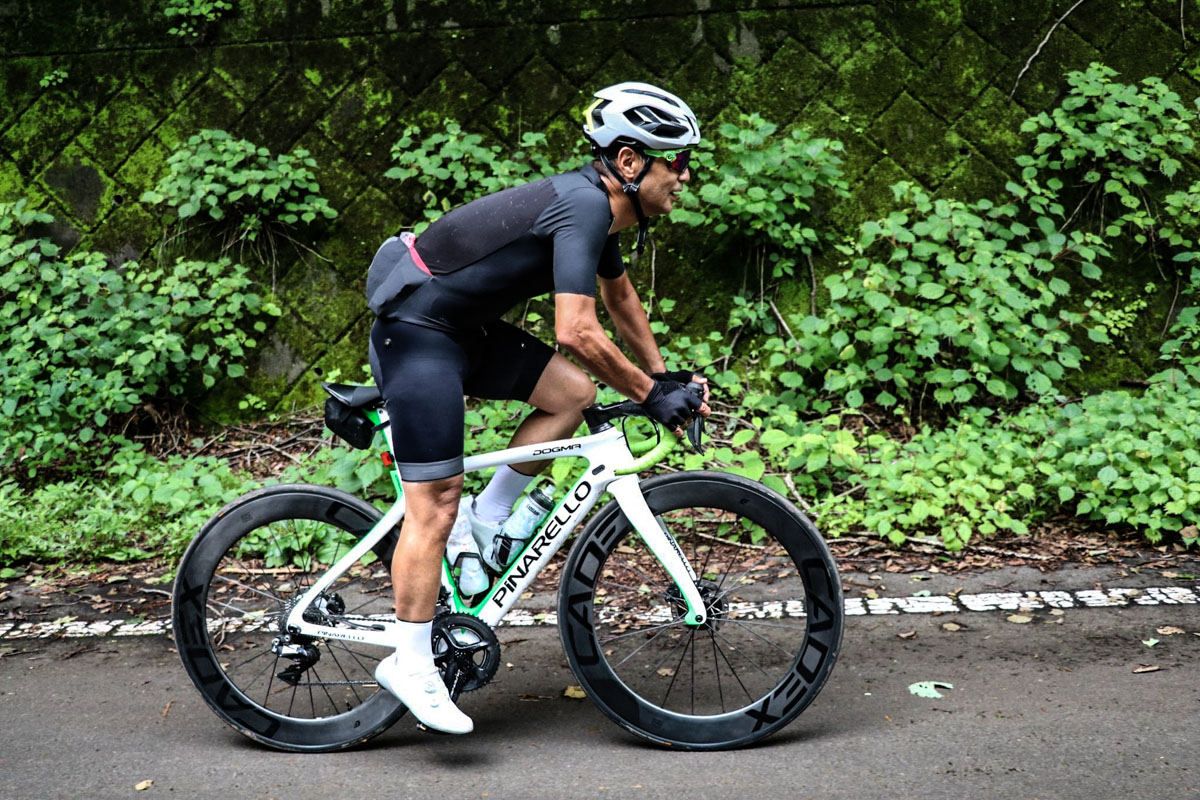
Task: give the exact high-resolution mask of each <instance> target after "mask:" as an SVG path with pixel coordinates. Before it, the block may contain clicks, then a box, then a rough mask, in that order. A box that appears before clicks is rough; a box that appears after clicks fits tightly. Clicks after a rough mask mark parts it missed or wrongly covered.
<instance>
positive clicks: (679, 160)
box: [645, 150, 692, 175]
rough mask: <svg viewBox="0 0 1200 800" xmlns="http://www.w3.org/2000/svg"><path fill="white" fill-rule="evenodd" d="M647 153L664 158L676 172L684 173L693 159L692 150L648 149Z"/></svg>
mask: <svg viewBox="0 0 1200 800" xmlns="http://www.w3.org/2000/svg"><path fill="white" fill-rule="evenodd" d="M645 152H646V155H648V156H653V157H655V158H661V159H664V160H665V161H666V162H667V166H668V167H670V168H671V169H672V170H674V171H675V172H678V173H679V174H681V175H682V174H683V172H684V171H685V170H687V168H688V163H689V162H690V161H691V160H692V151H691V150H646V151H645Z"/></svg>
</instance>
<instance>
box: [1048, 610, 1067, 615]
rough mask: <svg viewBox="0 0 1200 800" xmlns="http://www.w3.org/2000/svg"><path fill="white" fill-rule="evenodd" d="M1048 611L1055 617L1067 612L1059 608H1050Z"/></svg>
mask: <svg viewBox="0 0 1200 800" xmlns="http://www.w3.org/2000/svg"><path fill="white" fill-rule="evenodd" d="M1050 613H1051V614H1053V615H1054V616H1056V617H1061V616H1062V615H1063V614H1065V613H1067V612H1065V611H1063V610H1062V609H1061V608H1052V609H1050Z"/></svg>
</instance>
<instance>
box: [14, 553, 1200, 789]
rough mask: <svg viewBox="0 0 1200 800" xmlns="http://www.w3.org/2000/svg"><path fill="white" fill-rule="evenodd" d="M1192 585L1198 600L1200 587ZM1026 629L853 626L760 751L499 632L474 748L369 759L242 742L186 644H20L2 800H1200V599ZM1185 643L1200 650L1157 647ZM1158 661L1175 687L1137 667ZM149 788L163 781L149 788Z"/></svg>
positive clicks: (404, 730)
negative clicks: (668, 736) (654, 726)
mask: <svg viewBox="0 0 1200 800" xmlns="http://www.w3.org/2000/svg"><path fill="white" fill-rule="evenodd" d="M888 580H889V581H890V582H892V583H893V584H894V586H893V587H892V590H891V591H889V592H887V593H883V594H884V597H885V599H886V596H887V595H910V594H912V593H913V591H912V590H913V589H914V588H915V587H914V586H908V585H901V581H903V580H904V578H902V577H897V578H891V577H889V578H888ZM1162 583H1163V581H1162V579H1161V577H1160V576H1157V575H1154V576H1150V575H1146V576H1137V575H1130V574H1128V573H1126V574H1124V575H1118V574H1117V573H1115V572H1114V571H1113V570H1108V571H1104V572H1100V571H1096V570H1063V571H1060V572H1057V573H1052V574H1050V575H1048V576H1041V575H1039V574H1038V573H1036V572H1034V571H1032V570H1019V571H1016V570H1003V571H999V572H990V573H984V574H980V575H976V576H973V577H970V578H963V577H961V576H956V577H955V576H939V577H937V578H936V579H935V580H934V581H932V582H927V583H923V584H921V585H920V587H921V588H925V587H929V588H931V589H932V592H933V594H935V595H936V594H938V592H951V591H953V590H954V589H956V588H958V587H963V591H964V592H996V591H1041V592H1046V591H1057V590H1063V591H1078V590H1093V589H1095V588H1096V587H1100V588H1103V587H1107V586H1123V587H1129V586H1138V585H1142V586H1159V585H1161V584H1162ZM1176 583H1179V582H1178V581H1177V582H1176ZM1180 585H1186V586H1188V587H1190V589H1189V590H1188V591H1192V592H1193V593H1194V594H1195V595H1196V596H1200V587H1198V586H1197V585H1196V581H1190V582H1187V583H1184V584H1180ZM897 590H898V591H897ZM885 606H886V604H883V605H880V604H879V603H875V604H874V606H873V607H874V608H875V610H876V611H879V610H880V609H884V610H886V608H885ZM1056 611H1061V613H1055V612H1056ZM1013 613H1014V612H1013V610H1011V609H1008V610H994V611H987V610H984V611H969V610H963V611H960V612H958V613H950V614H941V615H934V614H930V613H906V612H904V611H901V612H900V613H892V614H882V613H866V614H862V615H856V616H852V617H850V618H849V621H848V627H847V630H846V634H845V638H844V641H843V646H842V650H841V655H840V657H839V660H838V664H837V666H836V668H835V670H834V672H833V676H832V677H831V678H830V681H829V683H828V684H827V685H826V687H825V689H824V691H823V692H822V694H821V695H820V696H819V697H818V698H817V699H816V701H815V702H814V703H813V704H812V705H811V706H810V707H809V708H808V710H807V711H805V713H804V714H803V715H801V717H799V718H798V719H797V720H796V721H795V722H794V723H792V725H791V726H790V727H788V728H787V729H786V730H785V731H783V732H782V733H781V734H779V735H776V736H775V737H773V738H771V739H768V740H767V741H765V742H763V743H762V744H760V745H759V746H756V747H753V748H750V749H747V750H741V751H736V752H722V753H678V752H669V751H664V750H662V749H659V748H655V747H651V746H648V745H645V744H642V743H641V742H639V741H638V740H636V739H634V738H632V737H631V736H630V735H628V734H626V733H624V732H623V731H621V730H620V729H619V728H617V727H616V726H615V725H613V724H612V723H611V722H609V721H608V719H607V718H605V717H603V716H602V715H601V714H600V713H599V712H598V711H597V710H596V709H595V708H593V707H592V705H591V704H590V702H589V701H587V700H574V699H568V698H565V697H563V690H564V689H565V688H566V687H567V686H568V685H570V684H573V683H575V681H574V679H573V677H572V675H571V673H570V671H569V669H568V668H567V666H566V662H565V660H564V658H563V656H562V652H561V645H560V643H559V639H558V634H557V631H556V629H554V628H552V627H529V628H509V627H504V628H501V629H500V631H499V636H500V640H501V642H502V644H503V645H504V650H503V658H504V661H505V662H509V663H511V664H512V667H502V668H501V671H500V673H499V674H498V675H497V677H496V679H495V680H494V681H493V682H492V683H491V684H490V685H489V686H487V687H485V688H484V689H482V690H481V691H479V692H475V693H472V694H470V695H467V696H465V697H464V700H463V703H462V705H463V707H464V709H465V710H466V711H467V712H468V713H470V714H471V715H472V717H473V718H474V719H475V724H476V731H475V733H473V734H471V735H469V736H465V737H455V738H450V737H438V736H432V735H429V734H424V733H421V732H419V731H418V730H416V729H415V727H414V726H413V724H412V722H411V721H410V720H411V718H409V717H406V718H404V719H403V720H401V722H400V723H399V724H397V725H396V726H395V727H394V728H392V729H391V730H389V731H388V732H386V733H385V734H383V735H381V736H379V737H378V738H376V739H375V740H374V741H373V742H371V743H370V744H369V745H367V746H366V747H364V748H362V749H359V750H356V751H353V752H348V753H340V754H333V755H308V756H300V755H293V754H287V753H277V752H272V751H269V750H265V749H263V748H261V747H259V746H257V745H255V744H254V743H252V742H251V741H249V740H248V739H245V738H243V737H242V736H241V735H240V734H238V733H236V732H234V731H233V730H231V729H229V728H227V727H225V726H224V724H223V723H222V722H221V721H220V720H219V719H218V718H217V717H216V716H214V715H213V714H212V712H210V711H209V709H208V707H207V706H206V705H205V704H204V702H203V701H202V700H201V698H200V696H199V695H198V694H197V693H196V691H195V690H194V689H193V687H192V686H191V684H190V682H189V681H188V679H187V677H186V675H185V674H184V672H183V669H182V667H181V666H180V665H179V662H178V659H177V656H176V655H175V653H174V652H173V650H172V642H171V640H170V639H169V638H168V637H167V636H162V635H156V636H140V637H113V636H110V637H92V638H59V639H44V638H20V639H15V638H0V726H2V727H0V729H2V730H3V734H4V737H3V739H4V741H3V744H2V745H0V797H4V798H49V797H80V798H107V797H141V798H153V797H162V796H168V795H169V796H173V797H221V798H231V799H232V798H268V797H274V798H282V797H302V798H325V797H330V798H332V797H336V798H358V797H364V798H365V797H372V798H373V797H388V798H407V797H412V798H441V797H445V798H472V797H474V798H479V797H487V798H489V800H491V799H493V798H566V797H570V798H575V797H632V798H774V797H788V798H792V797H797V798H804V797H813V798H854V799H855V800H865V799H866V798H956V799H959V798H1003V799H1004V800H1016V799H1018V798H1039V799H1040V800H1050V799H1051V798H1088V799H1089V800H1092V799H1093V798H1164V800H1165V799H1167V798H1171V799H1172V800H1174V799H1175V798H1186V797H1191V796H1200V635H1197V634H1200V604H1197V603H1195V602H1180V603H1155V604H1151V605H1139V604H1138V603H1135V602H1129V603H1126V604H1124V605H1119V606H1114V607H1101V608H1091V607H1084V606H1083V605H1081V604H1080V603H1075V604H1074V605H1071V606H1070V607H1067V608H1064V609H1053V608H1050V607H1049V606H1048V605H1047V606H1045V607H1041V608H1035V609H1034V610H1030V611H1027V612H1026V613H1025V614H1024V616H1026V617H1030V618H1032V619H1031V621H1029V622H1024V623H1016V622H1012V621H1010V620H1009V617H1011V616H1012V615H1013ZM947 622H953V623H954V624H956V625H958V626H960V629H959V630H947V629H946V628H945V627H943V626H944V625H945V623H947ZM1170 628H1178V629H1181V630H1182V631H1183V633H1173V632H1172V633H1160V632H1158V631H1159V629H1168V630H1169V629H1170ZM900 634H905V636H904V637H901V636H900ZM1154 639H1157V640H1158V642H1157V643H1156V644H1154V645H1153V646H1152V647H1150V646H1147V645H1146V644H1145V642H1147V641H1151V640H1154ZM1141 665H1145V666H1154V667H1158V668H1159V669H1158V670H1157V671H1153V672H1134V670H1135V669H1138V668H1139V667H1140V666H1141ZM918 681H941V682H944V683H948V684H952V685H953V688H952V689H943V690H942V693H943V697H942V698H941V699H930V698H924V697H920V696H917V695H914V694H912V693H911V692H910V691H909V686H910V685H911V684H913V683H915V682H918ZM144 781H153V783H152V784H150V785H149V787H148V788H144V789H142V790H138V789H137V788H136V786H137V785H139V784H142V785H145V784H144V783H143V782H144Z"/></svg>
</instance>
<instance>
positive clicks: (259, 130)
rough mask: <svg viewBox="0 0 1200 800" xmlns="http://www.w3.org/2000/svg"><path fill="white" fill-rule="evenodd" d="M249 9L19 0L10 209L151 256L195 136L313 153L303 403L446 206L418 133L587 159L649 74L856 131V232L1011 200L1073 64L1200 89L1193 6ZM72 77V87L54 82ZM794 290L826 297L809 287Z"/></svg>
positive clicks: (735, 261) (0, 164) (852, 153)
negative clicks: (377, 276)
mask: <svg viewBox="0 0 1200 800" xmlns="http://www.w3.org/2000/svg"><path fill="white" fill-rule="evenodd" d="M234 4H235V10H234V11H233V12H232V13H230V14H228V15H226V17H225V18H223V19H221V20H219V21H218V22H216V23H214V24H211V25H209V26H207V27H205V28H204V35H203V37H202V38H201V39H200V40H199V41H196V42H188V41H184V40H181V39H179V38H177V37H174V36H170V35H168V33H167V30H168V28H169V27H171V24H172V23H171V22H169V21H168V20H167V19H166V18H165V17H164V16H163V14H162V7H163V4H162V3H161V2H151V0H137V1H135V2H126V3H120V4H117V5H116V7H114V6H113V5H112V4H108V3H100V2H94V0H93V2H78V0H0V96H2V97H3V98H4V101H3V104H2V105H0V200H14V199H17V198H20V197H26V198H29V199H30V200H31V201H32V203H33V204H34V205H36V206H39V207H41V208H43V209H45V210H47V211H49V212H50V213H52V214H53V215H54V216H55V217H56V218H57V219H58V220H59V221H60V222H59V225H58V226H57V228H56V230H55V231H54V235H55V236H56V237H57V238H58V239H59V240H60V241H62V242H64V243H67V244H69V245H78V246H83V247H89V248H98V249H101V250H103V251H105V252H107V253H110V254H112V255H113V257H114V258H117V259H130V258H148V257H153V256H152V255H151V251H152V249H153V246H154V245H155V244H156V243H157V242H159V241H160V240H161V238H162V237H163V234H164V231H165V226H166V222H167V220H165V219H164V218H163V216H162V215H161V213H159V211H158V210H157V209H153V208H149V207H147V206H145V205H143V204H141V203H140V202H138V197H139V196H140V195H141V193H142V192H143V191H145V190H146V189H148V188H150V187H152V186H153V185H154V183H155V182H156V180H157V179H158V177H159V176H160V175H161V174H163V172H164V161H165V159H166V156H167V155H168V154H169V153H170V152H171V151H172V150H173V148H174V147H175V146H176V145H177V144H178V142H179V141H180V140H181V139H186V138H187V136H189V135H190V134H191V133H193V132H195V131H196V130H198V129H201V128H224V129H226V130H229V131H230V132H231V133H233V134H235V135H237V136H241V137H245V138H248V139H251V140H253V141H255V142H256V143H258V144H260V145H264V146H266V147H269V148H271V149H272V150H273V151H275V152H286V151H288V150H290V149H292V148H296V147H302V148H305V149H307V150H308V151H310V152H311V153H312V154H313V155H314V157H315V158H316V159H317V161H318V162H319V169H318V170H317V177H318V179H319V180H320V182H321V185H322V189H323V194H324V195H325V196H326V197H327V198H328V199H329V201H330V203H331V204H332V205H333V206H334V207H335V208H337V209H338V211H339V212H340V213H339V216H338V218H337V219H336V220H335V221H334V222H333V223H332V224H330V225H328V226H326V227H323V228H318V229H314V230H311V231H308V232H305V233H304V234H302V235H304V236H305V237H306V238H307V239H308V243H309V244H311V245H312V246H313V247H314V248H315V249H316V250H317V251H319V253H320V254H321V256H322V257H323V259H318V258H315V257H312V256H311V255H310V256H307V257H302V256H300V255H298V254H296V253H290V254H289V253H284V254H283V255H282V256H281V260H280V262H279V263H278V264H277V266H276V268H275V269H274V270H267V269H266V268H264V271H263V274H262V275H261V278H262V280H263V281H264V282H272V281H273V282H274V283H275V285H276V287H277V290H278V291H279V293H280V294H281V296H282V301H283V305H284V307H285V309H286V312H285V316H284V317H283V318H282V319H280V320H279V321H278V323H277V324H276V325H275V327H274V329H273V331H272V333H271V335H270V337H269V338H268V340H267V341H266V342H264V343H263V346H262V347H261V348H260V351H259V354H258V355H257V356H256V358H257V359H258V364H257V366H258V369H257V371H256V373H255V377H254V378H253V384H252V386H251V390H252V391H254V392H255V393H256V394H258V395H259V396H260V397H263V398H264V399H266V400H268V401H269V402H270V403H272V404H280V405H284V406H292V405H296V404H307V403H309V402H311V401H312V400H313V399H315V398H316V392H317V390H316V380H315V379H314V378H315V377H316V376H318V375H321V374H328V371H329V370H331V369H334V368H340V369H342V370H343V375H344V377H346V378H355V377H358V374H359V373H358V372H357V369H358V366H359V365H360V364H361V363H362V361H363V360H364V359H363V352H364V348H365V343H366V335H367V330H368V326H369V319H368V317H367V313H366V309H365V307H364V303H363V299H362V288H363V281H364V276H365V271H366V265H367V264H368V262H369V260H370V257H371V254H372V253H373V251H374V249H375V247H376V246H377V244H378V243H379V241H381V240H382V238H384V237H385V236H387V235H390V234H391V233H394V232H395V231H397V230H398V229H400V228H401V227H403V226H405V225H406V224H409V223H410V222H411V221H412V220H413V218H414V215H415V214H416V213H417V209H418V208H419V203H420V201H419V198H418V197H416V196H415V193H413V192H406V191H403V190H402V189H401V187H400V186H398V185H397V184H396V183H395V182H394V181H390V180H388V179H386V178H384V177H383V173H384V172H385V171H386V170H387V168H388V166H389V159H388V153H389V150H390V146H391V144H392V142H393V141H394V140H395V139H396V138H397V136H398V134H399V131H400V129H401V127H402V125H403V124H405V123H410V122H417V123H421V124H423V125H425V126H435V125H437V124H438V123H439V122H440V120H441V119H442V118H443V117H454V118H456V119H458V120H460V121H461V122H462V123H463V124H464V126H465V127H467V128H468V129H470V130H473V131H478V132H481V133H487V134H490V135H491V136H492V137H494V138H495V140H496V141H499V142H507V143H511V142H514V141H515V140H516V138H517V137H518V136H519V135H520V133H521V132H523V131H527V130H537V131H545V132H547V133H548V134H549V136H550V139H551V141H552V143H554V144H556V145H557V146H559V147H562V148H567V147H569V146H570V145H571V144H572V143H573V142H574V141H575V139H576V137H577V134H578V120H579V117H580V112H581V111H582V109H583V108H584V107H585V106H586V104H587V103H588V101H589V96H590V92H591V91H593V90H594V89H596V88H599V87H601V86H604V85H607V84H610V83H615V82H617V81H621V80H631V79H633V80H646V81H650V82H653V83H657V84H660V85H663V86H665V87H667V88H669V89H671V90H673V91H675V92H677V93H679V94H681V95H682V96H684V97H685V98H686V99H687V100H688V101H689V102H690V103H691V104H692V105H693V107H694V108H695V109H696V110H697V112H698V113H699V115H700V117H701V119H702V121H703V122H704V123H705V124H707V125H708V126H709V127H710V129H712V128H713V127H714V126H715V124H717V123H719V122H721V121H724V120H730V119H734V118H736V115H737V113H738V112H739V111H747V112H749V111H757V112H759V113H761V114H762V115H763V116H764V117H766V118H768V119H770V120H772V121H774V122H777V123H779V124H780V125H782V126H806V127H808V128H810V129H812V130H814V131H816V132H817V133H819V134H820V135H825V136H830V137H834V138H838V139H840V140H842V141H843V142H844V143H845V146H846V153H845V160H846V164H845V167H846V171H847V177H848V179H849V181H850V184H851V187H852V193H851V197H850V198H849V199H847V200H845V201H843V202H841V203H840V204H839V205H837V206H835V207H833V208H822V209H819V213H820V214H821V215H822V218H823V219H822V224H823V225H824V226H826V227H833V228H840V229H844V230H851V229H853V227H854V226H856V225H857V224H858V223H859V222H861V221H862V220H864V219H867V218H869V217H872V216H874V215H876V214H879V213H881V212H884V211H886V210H887V209H888V207H889V206H890V204H891V193H890V191H889V190H888V187H889V186H890V184H892V183H894V182H895V181H898V180H914V181H916V182H918V183H919V184H921V185H922V186H924V187H925V188H927V189H928V190H930V191H932V192H934V193H935V194H938V195H941V196H955V197H960V198H964V199H973V198H976V197H980V196H986V195H994V194H996V192H997V191H998V190H999V189H1000V188H1001V187H1002V186H1003V183H1004V181H1005V180H1006V175H1008V174H1010V173H1012V171H1013V164H1012V158H1013V156H1014V155H1015V154H1017V153H1018V152H1020V151H1021V150H1022V148H1023V147H1024V146H1025V145H1026V142H1025V141H1024V140H1023V139H1022V137H1021V136H1020V134H1019V133H1018V126H1019V124H1020V122H1021V120H1023V119H1024V118H1025V117H1027V116H1029V115H1030V114H1032V113H1036V112H1038V111H1040V110H1043V109H1047V108H1050V107H1052V106H1053V105H1054V104H1055V102H1056V101H1057V99H1058V98H1059V96H1060V95H1061V93H1062V90H1063V87H1064V82H1063V80H1062V75H1063V73H1064V72H1066V71H1068V70H1071V69H1082V68H1084V67H1086V66H1087V64H1088V63H1089V62H1091V61H1103V62H1105V63H1107V64H1108V65H1110V66H1112V67H1114V68H1115V69H1117V70H1118V71H1119V72H1120V73H1121V74H1122V78H1123V79H1124V80H1127V81H1136V80H1140V79H1141V78H1143V77H1146V76H1148V75H1157V76H1160V77H1163V78H1164V79H1166V80H1167V81H1168V83H1169V84H1170V85H1171V86H1172V87H1173V88H1174V89H1175V90H1176V91H1177V92H1179V93H1180V94H1181V95H1182V96H1183V97H1184V98H1185V99H1186V100H1189V101H1190V100H1191V98H1194V97H1197V96H1200V83H1197V77H1200V62H1198V61H1197V58H1196V49H1195V44H1196V32H1197V30H1200V28H1197V26H1200V9H1198V8H1197V4H1196V3H1195V2H1191V0H1189V2H1187V3H1185V4H1184V6H1183V7H1182V13H1183V18H1182V20H1181V17H1180V14H1181V6H1180V4H1179V3H1176V2H1168V1H1167V0H1144V1H1143V0H1085V2H1084V3H1083V4H1082V5H1080V6H1079V7H1078V8H1076V9H1075V11H1074V12H1072V13H1071V14H1070V15H1069V16H1067V18H1066V19H1065V20H1062V22H1061V24H1056V23H1057V22H1058V21H1059V20H1060V18H1061V17H1062V16H1063V15H1064V13H1066V12H1067V10H1068V9H1069V8H1071V6H1073V5H1074V0H1020V2H1017V1H1016V0H1006V1H1000V0H909V1H907V2H902V1H901V0H875V1H873V2H839V1H838V0H822V1H821V2H815V1H814V2H806V1H805V0H773V1H772V0H760V1H759V2H744V1H743V2H732V0H692V2H683V1H682V0H650V1H649V2H646V1H645V0H636V1H635V0H613V1H612V2H602V3H596V2H581V1H580V0H500V1H499V2H474V1H467V0H456V1H451V0H431V1H427V2H419V1H418V0H407V2H400V0H393V1H392V2H388V0H382V2H381V1H380V0H370V1H368V0H286V2H285V1H284V0H274V1H273V2H272V1H269V0H234ZM1052 28H1053V33H1052V35H1050V37H1049V39H1048V40H1047V41H1045V42H1044V46H1042V47H1041V50H1040V52H1038V53H1037V56H1036V58H1034V57H1033V56H1034V53H1035V51H1037V50H1038V48H1039V45H1040V44H1041V43H1042V42H1043V39H1045V37H1046V35H1047V33H1048V32H1050V31H1051V29H1052ZM1026 67H1027V69H1025V68H1026ZM56 68H61V69H65V70H66V71H67V72H68V77H67V79H66V80H65V81H63V82H62V83H61V84H59V85H56V86H51V87H48V88H42V87H41V86H39V81H40V80H41V79H42V77H43V76H45V75H47V74H48V73H49V72H50V71H51V70H53V69H56ZM1023 69H1025V71H1024V74H1023V75H1022V76H1021V78H1020V81H1019V83H1018V80H1017V78H1018V75H1019V74H1021V73H1022V70H1023ZM1014 87H1015V92H1014V91H1013V90H1014ZM1010 95H1011V97H1010ZM1186 171H1187V172H1188V173H1190V174H1192V175H1195V174H1197V172H1198V170H1197V169H1196V167H1195V165H1194V164H1191V163H1189V164H1188V165H1187V167H1186ZM664 227H665V226H660V230H659V234H658V241H659V244H660V247H659V249H658V254H659V255H658V263H657V266H656V270H655V274H656V275H657V276H658V281H659V287H658V288H659V290H660V293H662V294H666V295H668V296H670V295H674V296H676V297H680V298H681V299H692V298H689V297H687V290H685V287H696V286H700V287H703V293H707V294H715V295H720V294H721V293H722V292H724V291H725V290H726V289H727V288H728V287H729V286H732V285H736V283H737V282H738V281H739V280H740V276H741V274H742V267H743V265H742V264H741V263H739V259H742V260H744V254H739V253H738V252H737V251H736V247H716V248H714V247H713V246H712V244H711V243H702V244H703V246H699V245H697V241H699V240H698V236H697V234H696V232H695V231H690V230H669V231H668V230H665V229H664ZM664 245H665V246H664ZM819 266H821V267H822V268H829V267H831V266H832V265H831V264H821V265H819ZM648 272H649V271H648V270H641V271H639V272H638V273H636V274H637V276H638V278H637V279H638V280H639V281H646V280H648ZM1118 272H1119V270H1118ZM671 276H674V278H672V277H671ZM1116 277H1117V278H1118V282H1119V279H1120V275H1119V274H1118V275H1117V276H1116ZM1130 279H1131V281H1132V282H1131V284H1130V285H1131V286H1132V285H1134V284H1136V283H1137V282H1138V281H1140V277H1139V276H1134V275H1131V276H1130ZM691 291H692V292H693V293H694V292H695V289H694V288H692V289H691ZM784 297H794V298H796V299H795V302H796V303H797V304H801V303H802V304H803V305H802V306H801V307H807V303H808V298H807V294H806V293H804V292H794V293H788V292H785V294H784ZM704 305H705V304H704V303H681V304H680V308H681V314H680V317H681V319H680V322H683V323H685V324H686V322H687V321H688V319H689V315H693V314H695V315H697V316H694V317H693V318H692V321H693V322H694V323H695V324H703V322H705V321H706V320H705V318H704V317H703V313H704ZM245 390H246V387H245V386H237V387H227V389H226V391H225V396H227V397H233V396H235V395H236V394H238V393H241V392H243V391H245ZM218 396H221V393H220V392H218Z"/></svg>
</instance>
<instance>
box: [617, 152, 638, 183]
mask: <svg viewBox="0 0 1200 800" xmlns="http://www.w3.org/2000/svg"><path fill="white" fill-rule="evenodd" d="M614 163H616V165H617V171H619V172H620V173H621V175H622V176H624V178H625V182H626V183H629V182H630V181H632V180H633V179H634V178H636V177H637V176H638V173H639V172H641V171H642V156H641V154H639V153H638V152H637V151H636V150H634V149H633V148H632V147H622V148H621V149H620V150H618V151H617V158H616V160H615V162H614Z"/></svg>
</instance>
